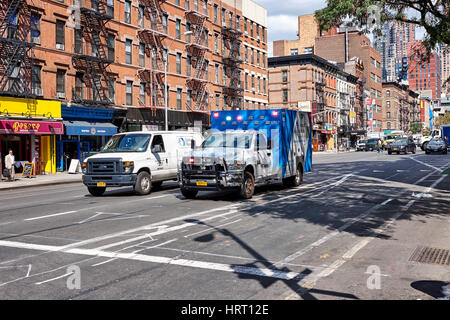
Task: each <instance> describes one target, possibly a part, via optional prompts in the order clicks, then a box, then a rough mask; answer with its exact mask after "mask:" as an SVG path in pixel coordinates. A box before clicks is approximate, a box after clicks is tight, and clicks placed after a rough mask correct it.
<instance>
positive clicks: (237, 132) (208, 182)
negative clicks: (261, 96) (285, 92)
mask: <svg viewBox="0 0 450 320" xmlns="http://www.w3.org/2000/svg"><path fill="white" fill-rule="evenodd" d="M311 136H312V126H311V114H310V113H308V112H302V111H296V110H287V109H270V110H232V111H213V112H211V131H210V132H209V133H208V135H207V137H206V138H205V140H204V141H203V143H202V144H201V146H198V147H195V148H194V149H193V150H191V151H190V152H189V153H188V154H184V155H182V156H180V158H181V159H179V167H178V181H179V184H180V187H181V192H182V194H183V195H184V196H185V197H186V198H194V197H195V196H196V195H197V193H198V192H199V191H211V190H226V189H235V190H236V191H239V192H240V195H241V196H242V197H243V198H246V199H249V198H251V197H252V196H253V193H254V190H255V185H258V184H266V183H270V182H272V181H274V180H278V181H279V180H281V181H282V182H283V183H284V184H285V185H287V186H298V185H300V184H301V182H302V180H303V174H304V173H305V172H308V171H310V170H311V165H312V137H311Z"/></svg>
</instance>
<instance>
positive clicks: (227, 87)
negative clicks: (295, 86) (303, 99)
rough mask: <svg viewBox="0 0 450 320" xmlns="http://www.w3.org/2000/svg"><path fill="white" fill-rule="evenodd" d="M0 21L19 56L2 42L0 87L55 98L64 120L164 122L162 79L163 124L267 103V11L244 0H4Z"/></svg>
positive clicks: (96, 141)
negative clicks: (18, 44)
mask: <svg viewBox="0 0 450 320" xmlns="http://www.w3.org/2000/svg"><path fill="white" fill-rule="evenodd" d="M77 4H78V5H77ZM16 5H18V6H19V8H23V9H20V10H22V11H20V10H19V11H17V12H15V9H14V8H15V7H16ZM30 17H31V18H30ZM78 17H79V18H78ZM11 21H13V22H11ZM14 21H17V22H14ZM0 22H1V23H2V28H0V30H1V31H2V32H3V31H4V32H3V34H2V35H1V37H3V39H6V40H5V41H6V42H8V41H9V40H8V39H9V38H14V39H16V38H17V37H18V36H20V37H22V42H23V44H21V47H20V48H21V50H20V55H17V54H16V55H15V56H11V57H10V58H8V54H7V52H6V51H5V50H3V55H4V57H6V58H4V59H0V61H1V62H0V64H1V65H0V78H1V79H2V81H3V80H4V81H3V83H2V86H1V88H0V96H1V95H3V96H17V97H22V98H24V97H28V98H33V99H36V98H37V99H42V100H53V101H58V102H59V103H60V104H61V108H62V110H63V112H62V118H63V120H64V118H65V117H64V114H69V115H70V120H71V121H72V120H86V119H91V121H109V122H112V123H114V124H115V125H116V126H117V127H118V130H121V131H125V130H128V131H130V130H141V129H143V128H144V127H143V126H147V128H153V129H156V128H159V129H164V127H165V113H164V107H165V89H166V87H165V84H166V83H167V91H168V95H167V100H168V108H169V113H168V122H169V129H182V128H187V127H191V126H193V125H194V122H196V121H201V122H202V124H203V126H204V127H207V126H208V125H209V112H210V110H216V109H231V108H233V109H236V108H250V109H252V108H265V107H267V104H268V94H267V82H268V75H267V12H266V9H264V8H263V7H261V6H260V5H258V4H257V3H255V2H254V1H252V0H223V1H219V0H209V1H207V0H89V1H88V0H58V1H55V0H5V1H2V2H1V4H0ZM17 30H19V31H20V32H17ZM22 33H23V34H22ZM6 42H5V43H6ZM8 43H9V42H8ZM10 46H11V45H10ZM2 48H4V46H3V47H2ZM11 52H15V51H14V50H12V51H11ZM166 57H167V61H168V63H167V79H165V77H164V74H165V73H164V71H165V70H164V69H165V68H164V67H165V63H164V62H165V59H166ZM18 60H19V61H21V62H20V63H19V65H16V67H15V68H14V65H15V64H16V61H18ZM17 74H19V75H20V77H18V76H17ZM246 81H247V82H246ZM244 84H245V86H244ZM109 110H114V112H113V114H114V116H110V114H111V113H110V112H109ZM77 112H78V114H77ZM100 114H101V115H100ZM97 116H98V117H97ZM108 117H110V118H109V120H108V119H107V118H108ZM111 117H112V118H111ZM88 131H89V130H88ZM94 131H95V130H94ZM97 134H98V132H97ZM74 137H76V136H70V135H68V136H64V137H63V139H65V140H68V141H72V140H76V139H78V138H74ZM83 139H84V140H86V141H85V142H87V143H89V145H90V146H91V147H90V149H91V150H95V149H98V148H99V147H100V146H101V145H102V144H104V143H105V138H104V137H88V136H86V137H82V139H81V140H83ZM78 140H80V139H78ZM79 142H80V141H79ZM52 143H56V141H53V142H52ZM67 145H68V144H67ZM58 146H59V144H58ZM65 148H66V146H65V145H63V144H61V146H60V149H61V150H59V151H58V157H57V158H58V162H59V159H60V156H62V153H64V152H65V151H64V150H63V149H65ZM81 149H82V146H81V145H80V143H78V145H77V147H76V150H75V151H76V152H77V153H78V158H81V151H80V150H81ZM88 149H89V148H88ZM75 151H73V150H69V152H75Z"/></svg>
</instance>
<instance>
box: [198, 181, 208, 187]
mask: <svg viewBox="0 0 450 320" xmlns="http://www.w3.org/2000/svg"><path fill="white" fill-rule="evenodd" d="M197 185H198V186H202V187H206V186H207V185H208V183H207V182H206V181H197Z"/></svg>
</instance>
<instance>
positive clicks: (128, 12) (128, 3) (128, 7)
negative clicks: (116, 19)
mask: <svg viewBox="0 0 450 320" xmlns="http://www.w3.org/2000/svg"><path fill="white" fill-rule="evenodd" d="M125 23H131V1H125Z"/></svg>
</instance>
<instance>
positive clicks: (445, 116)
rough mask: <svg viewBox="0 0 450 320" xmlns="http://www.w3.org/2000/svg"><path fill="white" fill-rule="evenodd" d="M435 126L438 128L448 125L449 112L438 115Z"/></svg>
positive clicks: (449, 119) (449, 122) (449, 121)
mask: <svg viewBox="0 0 450 320" xmlns="http://www.w3.org/2000/svg"><path fill="white" fill-rule="evenodd" d="M436 124H437V125H438V126H441V125H445V124H450V112H446V113H445V114H443V115H440V116H439V118H437V121H436Z"/></svg>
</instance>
